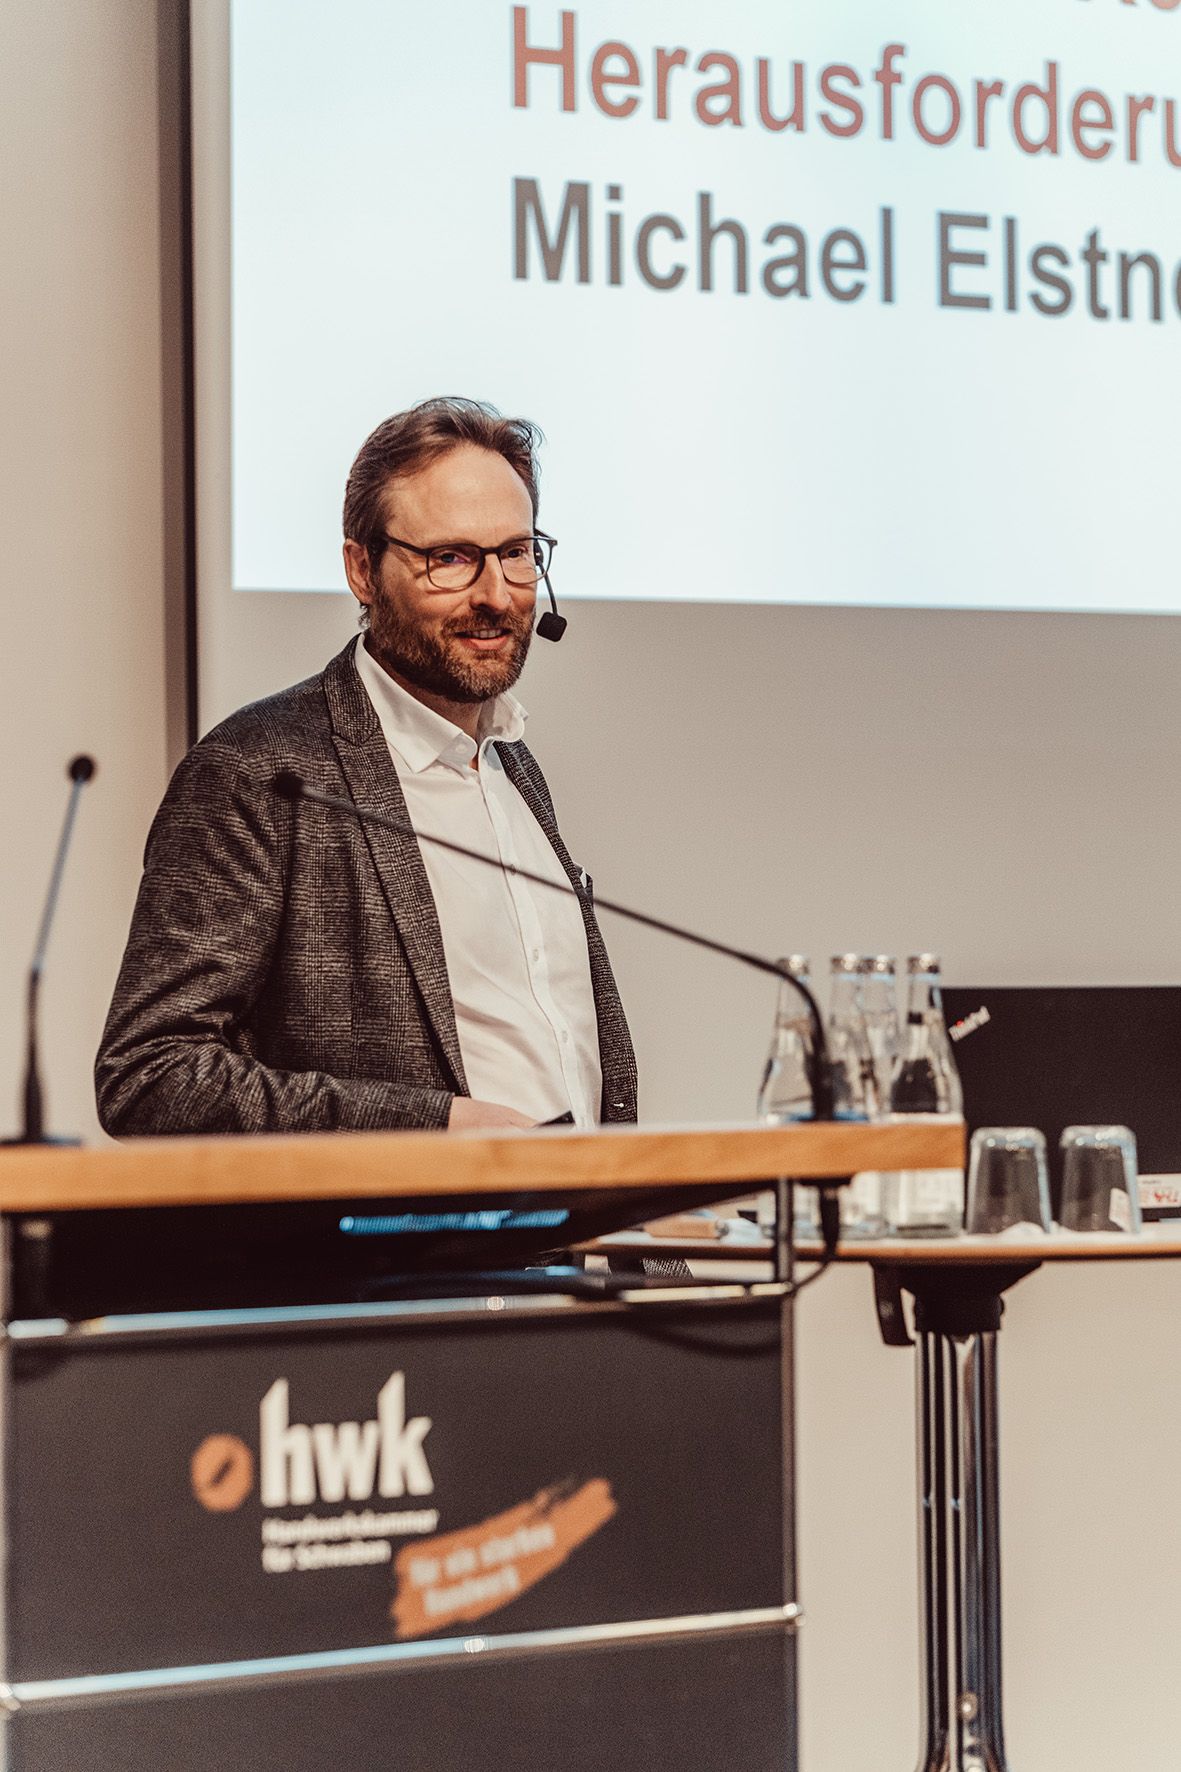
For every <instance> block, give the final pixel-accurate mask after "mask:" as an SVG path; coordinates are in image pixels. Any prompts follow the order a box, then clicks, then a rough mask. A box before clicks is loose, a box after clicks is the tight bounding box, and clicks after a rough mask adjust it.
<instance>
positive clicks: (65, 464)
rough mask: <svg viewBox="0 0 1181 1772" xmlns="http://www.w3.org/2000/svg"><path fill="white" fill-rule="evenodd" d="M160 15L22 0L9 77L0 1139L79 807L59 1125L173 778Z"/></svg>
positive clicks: (14, 9) (45, 997) (81, 1071)
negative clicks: (48, 907) (87, 773)
mask: <svg viewBox="0 0 1181 1772" xmlns="http://www.w3.org/2000/svg"><path fill="white" fill-rule="evenodd" d="M155 56H156V30H155V7H154V4H152V0H100V3H98V4H96V3H95V0H53V4H52V5H45V4H43V3H42V0H8V3H7V4H6V7H5V17H4V55H3V59H2V60H0V164H3V166H4V168H5V172H4V177H3V179H2V180H0V238H2V239H3V243H4V245H3V252H2V254H0V329H2V332H3V338H4V347H3V350H4V371H3V383H4V391H3V396H2V398H0V501H2V505H0V508H2V511H3V519H2V521H3V538H4V549H3V560H2V564H0V573H2V578H0V599H2V605H0V606H2V609H3V641H2V644H0V722H2V725H0V731H2V738H3V755H4V768H3V771H2V772H0V831H3V837H2V838H0V929H2V932H3V935H2V939H0V1004H2V1005H3V1014H2V1015H0V1130H2V1131H4V1132H8V1131H15V1130H16V1127H17V1124H18V1099H17V1097H18V1088H19V1079H20V1075H21V1070H22V1060H21V1046H22V1041H23V1001H24V996H23V992H24V974H25V971H26V969H27V966H28V962H29V956H30V953H31V951H32V946H33V941H34V937H35V934H36V929H37V922H38V919H39V916H40V911H41V904H42V900H43V898H44V895H45V890H46V886H47V884H48V879H49V869H50V864H51V861H52V857H53V852H54V846H55V844H56V842H57V834H58V830H59V827H60V824H61V818H62V814H63V812H64V810H65V805H66V792H67V782H66V777H65V766H66V763H67V761H68V760H69V758H70V757H71V756H72V755H73V754H74V753H75V752H77V751H89V752H92V753H93V754H94V756H95V757H96V758H97V759H98V765H99V768H98V775H97V777H96V778H95V780H94V783H93V785H92V786H91V787H89V788H88V789H87V790H86V793H85V796H84V798H83V802H82V805H81V807H80V810H79V817H78V824H77V841H76V845H75V848H74V852H73V855H72V859H71V864H70V869H69V873H68V875H67V878H66V882H65V886H64V889H63V892H62V897H61V904H60V909H59V916H58V921H57V925H56V928H55V930H54V935H53V941H52V946H51V950H50V962H49V970H48V972H47V974H46V978H45V984H44V987H43V992H42V1008H43V1023H42V1039H43V1054H44V1064H43V1071H44V1078H45V1084H46V1092H47V1103H48V1111H49V1115H50V1117H51V1121H52V1127H53V1129H54V1130H55V1131H60V1132H72V1133H76V1134H84V1135H86V1136H87V1137H92V1136H96V1135H97V1130H98V1127H97V1120H96V1117H95V1112H94V1104H93V1090H92V1086H91V1081H90V1072H91V1065H92V1062H93V1057H94V1050H95V1047H96V1046H97V1044H98V1037H99V1033H100V1031H101V1028H102V1023H103V1018H104V1016H105V1014H106V1006H107V1001H108V999H109V996H110V990H111V984H112V981H113V978H114V973H115V968H116V966H117V964H118V959H119V956H120V954H121V952H122V946H123V942H124V940H125V938H126V929H127V919H128V916H129V914H130V910H131V904H132V899H133V896H134V892H135V886H136V866H137V860H138V857H139V855H140V853H141V852H142V847H143V839H144V834H145V831H146V828H147V821H148V819H149V818H150V816H151V812H152V809H153V807H154V805H155V802H156V800H157V799H158V798H159V795H160V793H161V791H162V789H163V786H164V782H165V780H166V767H167V758H166V755H165V739H164V731H165V724H164V616H163V602H162V592H161V566H162V517H161V413H160V400H161V384H160V301H159V294H158V280H159V248H158V226H157V201H158V183H157V155H156V63H155Z"/></svg>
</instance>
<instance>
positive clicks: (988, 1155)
mask: <svg viewBox="0 0 1181 1772" xmlns="http://www.w3.org/2000/svg"><path fill="white" fill-rule="evenodd" d="M1017 1224H1020V1225H1030V1226H1032V1227H1034V1228H1036V1229H1037V1230H1042V1231H1048V1230H1049V1228H1050V1177H1049V1170H1048V1168H1047V1165H1046V1141H1045V1139H1044V1138H1043V1136H1042V1134H1041V1133H1040V1132H1039V1131H1038V1130H1037V1128H1036V1127H1035V1126H982V1127H981V1128H980V1130H979V1131H978V1132H974V1133H973V1134H972V1146H971V1151H970V1154H969V1158H968V1203H967V1211H966V1214H965V1222H964V1229H965V1230H966V1231H968V1232H970V1233H971V1232H975V1233H976V1234H977V1235H979V1234H983V1235H985V1236H995V1235H996V1234H997V1233H998V1232H999V1231H1006V1230H1008V1229H1009V1228H1010V1226H1012V1225H1017Z"/></svg>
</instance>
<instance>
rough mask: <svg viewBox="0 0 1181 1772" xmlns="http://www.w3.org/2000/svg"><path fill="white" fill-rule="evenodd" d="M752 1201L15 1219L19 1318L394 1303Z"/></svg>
mask: <svg viewBox="0 0 1181 1772" xmlns="http://www.w3.org/2000/svg"><path fill="white" fill-rule="evenodd" d="M748 1185H749V1184H748ZM742 1191H743V1190H742V1188H740V1187H738V1186H736V1184H735V1183H733V1182H730V1183H726V1184H722V1183H719V1184H718V1185H717V1186H716V1187H712V1188H710V1187H700V1186H695V1187H691V1188H687V1187H685V1186H684V1185H680V1186H678V1185H677V1184H675V1183H669V1184H668V1185H667V1186H652V1185H641V1186H636V1187H630V1188H629V1187H612V1188H589V1189H581V1188H580V1189H571V1188H558V1187H555V1188H554V1189H553V1190H552V1191H548V1190H542V1191H538V1192H517V1193H505V1194H455V1195H448V1196H446V1197H442V1198H440V1197H438V1196H430V1195H427V1196H423V1197H422V1198H419V1199H415V1198H406V1197H399V1198H397V1199H391V1200H374V1199H365V1200H348V1199H341V1200H315V1201H299V1202H288V1201H284V1202H282V1203H279V1204H275V1205H245V1206H155V1207H138V1208H134V1209H124V1210H122V1211H117V1212H112V1211H106V1210H103V1211H70V1212H53V1213H45V1212H39V1213H36V1214H25V1215H14V1216H13V1221H12V1222H13V1243H12V1256H11V1262H12V1275H11V1287H10V1294H11V1299H12V1304H11V1311H10V1314H11V1315H12V1316H14V1317H18V1318H20V1317H66V1318H68V1319H70V1320H73V1321H77V1320H79V1319H82V1318H87V1317H97V1316H109V1315H113V1314H118V1313H127V1312H134V1311H178V1310H232V1309H238V1308H243V1307H249V1306H254V1305H258V1306H263V1305H288V1304H290V1305H308V1304H318V1303H331V1304H341V1303H346V1302H347V1303H354V1302H362V1303H363V1302H369V1301H372V1300H379V1299H383V1298H391V1297H393V1298H396V1297H400V1296H403V1295H404V1294H405V1293H406V1292H407V1291H413V1290H414V1286H413V1284H412V1282H415V1281H417V1282H418V1283H419V1285H420V1287H421V1285H422V1281H423V1277H424V1276H439V1275H446V1274H451V1275H460V1276H464V1275H470V1274H472V1273H474V1272H478V1273H485V1272H491V1271H494V1270H503V1269H511V1268H516V1267H523V1266H524V1265H525V1264H526V1263H528V1262H533V1261H538V1260H540V1259H541V1258H542V1257H543V1256H544V1255H546V1254H547V1253H548V1252H549V1251H552V1250H562V1249H569V1248H570V1247H571V1245H572V1244H574V1243H580V1242H584V1241H587V1240H588V1239H590V1238H591V1237H598V1236H602V1235H604V1234H605V1233H606V1232H608V1231H614V1230H622V1229H624V1228H626V1227H627V1226H629V1225H635V1224H642V1223H643V1222H644V1221H645V1220H647V1219H651V1218H661V1217H663V1216H664V1215H665V1214H667V1213H671V1212H680V1211H685V1210H687V1209H690V1208H693V1207H697V1206H704V1205H708V1204H710V1202H711V1201H713V1200H723V1199H727V1198H730V1199H732V1198H733V1197H734V1195H735V1194H737V1193H740V1192H742ZM442 1290H444V1291H446V1287H445V1286H444V1287H443V1288H442Z"/></svg>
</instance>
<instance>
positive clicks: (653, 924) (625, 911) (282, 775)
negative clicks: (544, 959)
mask: <svg viewBox="0 0 1181 1772" xmlns="http://www.w3.org/2000/svg"><path fill="white" fill-rule="evenodd" d="M271 786H272V788H273V789H274V791H275V793H277V794H278V795H279V797H280V798H281V799H284V800H290V801H293V802H294V801H298V800H309V801H311V802H312V804H313V805H316V806H324V807H327V808H328V810H329V811H332V812H344V813H347V814H348V815H349V816H350V817H352V818H356V819H359V820H360V822H361V823H362V824H374V825H378V826H380V827H381V828H382V829H383V830H389V831H396V832H397V833H398V834H399V835H400V836H410V837H416V838H417V839H418V840H419V841H420V842H423V843H433V844H434V845H435V847H436V848H438V849H447V850H449V851H450V852H451V854H453V855H462V856H466V857H467V858H468V859H469V860H471V861H479V862H483V863H484V865H485V866H486V867H491V868H496V869H497V870H498V871H499V872H500V873H503V874H512V875H515V877H516V878H517V879H519V880H528V881H529V883H530V885H533V886H545V887H548V888H549V890H550V891H551V892H569V893H571V894H573V896H574V897H577V896H578V894H577V893H576V892H575V891H574V888H573V887H572V886H571V885H569V884H568V883H567V884H560V883H559V882H558V881H556V880H549V879H547V878H546V877H545V875H544V874H535V873H532V872H531V871H530V870H529V869H528V868H519V867H515V866H513V865H512V864H511V863H509V862H502V861H500V860H499V859H498V858H497V857H495V856H491V855H484V854H482V853H481V851H480V850H478V849H469V848H468V847H467V846H466V845H465V844H463V843H454V842H452V841H451V839H450V838H449V837H435V836H430V835H428V834H427V833H426V832H424V831H419V830H417V829H416V828H415V826H414V825H413V824H411V822H410V820H409V819H401V818H390V817H389V816H388V814H386V813H384V812H373V811H370V810H369V809H367V808H366V807H362V806H358V805H357V804H356V803H355V801H353V800H346V799H345V798H344V797H343V796H342V795H340V794H326V793H324V792H323V791H322V790H321V789H320V788H313V787H309V786H308V784H307V782H305V781H304V779H303V777H302V776H300V775H297V774H296V773H295V771H294V770H292V769H281V770H280V771H279V772H278V774H277V775H275V776H274V777H273V779H272V781H271ZM594 903H595V908H596V910H601V911H610V912H611V913H612V915H613V916H616V917H623V918H624V919H625V920H626V921H627V922H629V923H639V924H640V925H641V927H642V928H644V929H655V930H657V931H658V932H659V933H660V934H661V935H671V936H673V937H675V939H676V940H678V941H686V942H689V943H690V944H691V945H692V946H693V947H698V948H704V949H705V950H706V952H707V953H711V954H722V955H724V956H725V958H727V959H729V960H737V961H739V962H740V963H741V964H742V965H744V966H751V967H753V968H754V970H755V971H756V972H768V973H770V974H771V976H772V977H773V978H779V979H786V980H787V981H788V983H789V984H791V985H792V986H794V988H795V989H796V991H798V993H799V995H800V996H801V997H802V998H803V1000H804V1002H805V1004H806V1005H807V1009H808V1019H809V1021H810V1022H811V1026H812V1058H813V1063H812V1075H811V1079H810V1080H811V1084H812V1112H813V1115H814V1117H815V1118H816V1119H817V1120H831V1119H832V1074H831V1071H830V1068H829V1064H828V1048H827V1043H826V1041H825V1037H824V1021H823V1018H822V1017H821V1014H820V1008H819V1005H818V1004H817V1002H816V998H815V997H814V996H813V994H812V992H811V990H809V988H808V986H807V985H805V984H802V983H801V982H800V980H799V979H798V978H795V977H793V976H792V974H791V973H790V972H788V971H787V970H786V968H784V967H783V966H780V965H779V964H778V962H777V961H775V960H768V959H766V958H764V956H763V955H762V954H752V953H750V952H749V951H748V950H747V949H745V948H737V947H733V946H731V945H730V943H729V942H725V941H715V940H714V938H713V937H712V936H709V935H699V934H698V933H697V932H696V930H693V929H683V928H682V927H681V926H680V924H678V923H669V922H667V921H666V920H665V919H664V918H663V917H653V916H651V915H650V914H649V913H648V912H647V911H637V910H633V909H632V907H631V906H630V905H625V904H620V903H619V902H618V901H617V900H615V899H611V898H603V897H602V896H601V895H600V894H599V893H596V894H595V899H594Z"/></svg>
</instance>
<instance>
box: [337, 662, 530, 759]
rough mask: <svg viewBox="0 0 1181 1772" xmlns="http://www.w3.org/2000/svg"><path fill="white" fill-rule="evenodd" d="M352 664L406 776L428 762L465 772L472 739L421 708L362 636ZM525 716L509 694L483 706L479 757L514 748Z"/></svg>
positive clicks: (513, 697)
mask: <svg viewBox="0 0 1181 1772" xmlns="http://www.w3.org/2000/svg"><path fill="white" fill-rule="evenodd" d="M355 661H356V666H357V675H358V676H359V677H360V679H361V682H362V683H363V684H364V686H365V689H366V692H367V693H368V696H369V699H370V701H371V702H372V703H373V707H374V711H375V712H376V714H377V718H378V720H379V721H380V723H381V730H382V732H383V734H384V736H385V741H386V743H387V744H388V745H389V747H390V749H391V750H392V751H395V752H396V753H397V755H398V757H399V758H400V760H401V761H402V762H403V763H404V764H405V765H406V767H407V769H409V770H410V771H411V773H412V774H414V775H420V774H421V773H422V771H423V770H424V769H429V768H430V766H431V764H432V763H444V764H446V765H447V766H448V767H449V768H452V769H469V768H470V767H471V762H472V758H473V757H474V756H475V754H476V748H477V747H476V744H475V743H474V742H473V740H472V739H470V738H469V737H468V735H467V733H466V732H463V731H461V730H460V728H459V727H458V726H456V725H455V723H454V721H452V720H448V719H446V718H445V717H444V716H443V715H442V714H437V713H436V712H435V710H434V709H433V708H428V707H426V706H425V705H424V704H423V703H422V702H421V701H417V700H416V699H415V697H414V696H413V695H411V694H410V692H409V691H408V690H406V689H403V688H402V685H401V684H400V683H395V682H394V679H393V678H392V677H391V676H390V675H389V673H388V672H386V671H383V670H382V668H381V666H380V665H379V664H378V662H377V660H376V659H375V658H374V657H373V655H372V653H371V652H370V651H369V649H368V647H367V646H366V645H365V640H364V636H363V635H359V636H358V638H357V649H356V653H355ZM527 717H528V716H527V714H526V712H525V709H524V708H523V707H522V706H521V704H520V702H519V701H518V700H517V699H516V697H515V696H513V695H509V694H507V693H506V694H504V695H498V696H495V697H494V698H493V700H492V701H488V702H485V703H484V705H483V707H482V708H481V709H480V724H479V728H478V730H479V734H480V739H479V750H480V754H481V755H483V754H484V752H485V751H486V750H487V748H488V746H489V745H490V744H494V743H495V742H496V741H497V740H500V741H501V742H503V743H505V744H515V743H516V742H517V741H518V739H520V738H522V737H523V736H524V732H525V721H526V719H527Z"/></svg>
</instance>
